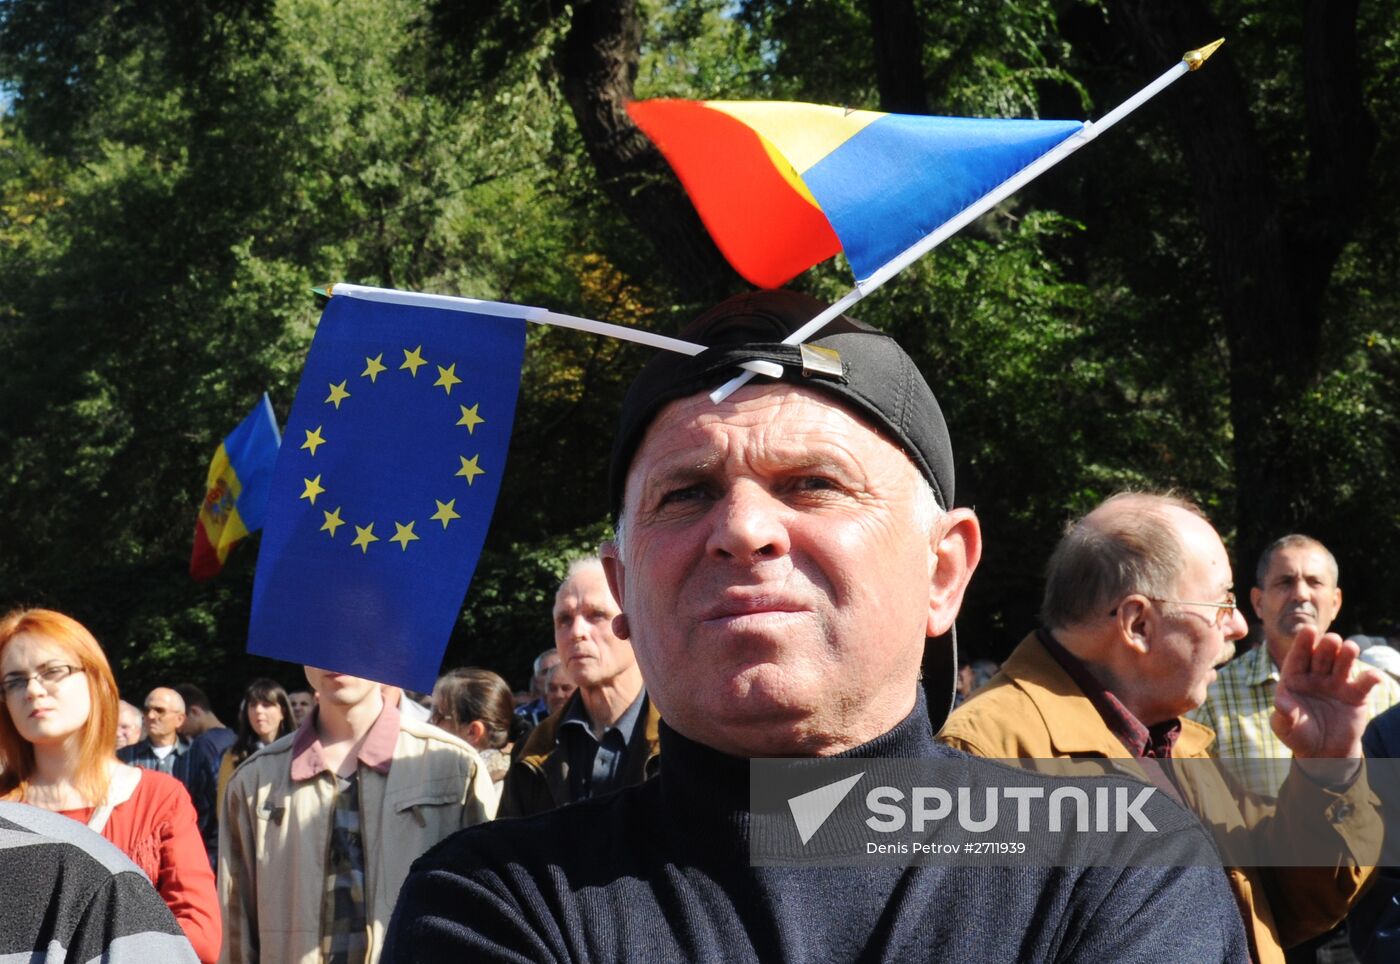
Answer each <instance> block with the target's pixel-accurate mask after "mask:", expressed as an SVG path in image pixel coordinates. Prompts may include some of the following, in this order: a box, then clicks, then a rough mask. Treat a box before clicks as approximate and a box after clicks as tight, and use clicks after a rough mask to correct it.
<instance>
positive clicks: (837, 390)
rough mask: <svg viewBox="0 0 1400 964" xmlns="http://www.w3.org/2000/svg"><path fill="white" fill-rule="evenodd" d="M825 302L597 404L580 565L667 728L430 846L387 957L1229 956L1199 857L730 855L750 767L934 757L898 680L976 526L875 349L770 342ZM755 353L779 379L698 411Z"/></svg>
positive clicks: (1226, 917) (1236, 935)
mask: <svg viewBox="0 0 1400 964" xmlns="http://www.w3.org/2000/svg"><path fill="white" fill-rule="evenodd" d="M822 307H823V306H822V305H820V304H818V303H817V302H815V301H813V300H812V299H810V298H806V297H804V296H800V295H796V294H793V293H790V292H757V293H753V294H749V295H741V296H738V297H736V298H732V299H730V300H728V301H726V302H724V303H723V304H721V305H719V306H718V307H717V308H715V309H712V310H711V311H710V312H708V313H706V314H705V315H702V316H701V317H700V318H699V319H697V321H695V322H694V323H692V324H691V325H690V326H689V327H688V328H687V329H686V330H685V331H684V332H682V337H686V338H689V339H691V340H692V341H697V342H700V343H702V344H706V345H709V346H711V347H710V348H709V349H708V350H707V351H705V352H703V353H702V354H700V355H698V356H696V357H695V358H685V357H679V356H676V357H670V356H665V357H658V358H656V359H654V360H653V361H652V362H651V363H650V364H649V365H648V366H647V367H646V369H645V370H644V371H643V372H642V374H641V375H640V376H639V377H638V379H637V380H636V382H635V383H634V384H633V385H632V387H631V389H630V391H629V393H628V396H627V399H626V401H625V402H624V407H623V414H622V420H621V426H620V430H619V434H618V436H617V439H616V443H615V446H614V449H613V458H612V481H611V497H612V505H613V509H614V514H615V518H616V520H617V540H616V543H615V544H614V545H610V546H605V547H604V552H603V557H604V562H605V565H606V567H607V573H608V579H609V582H610V584H611V586H612V588H613V591H614V595H615V596H616V598H617V600H618V602H619V603H620V605H621V608H622V614H621V615H619V616H618V617H617V618H616V620H615V623H614V628H615V631H616V632H617V633H618V635H619V636H624V637H627V638H630V639H631V640H632V642H633V644H634V647H635V650H636V653H637V658H638V660H639V661H640V663H641V666H642V672H643V676H644V677H645V679H646V683H647V687H648V690H649V692H650V693H651V694H652V697H653V698H654V700H655V702H656V705H657V706H658V708H659V709H660V710H661V713H662V717H663V720H664V722H663V723H662V725H661V769H660V774H659V776H658V777H656V778H654V779H652V780H648V781H646V782H645V783H642V784H640V785H637V786H633V787H629V788H627V789H624V790H621V791H619V792H617V793H613V794H610V795H607V796H604V797H601V798H596V799H593V800H589V801H586V802H584V803H580V804H575V805H573V806H569V807H565V808H563V809H561V810H557V811H553V812H551V813H548V814H543V815H540V816H537V817H533V818H530V819H527V820H516V821H500V822H497V823H496V824H494V825H492V826H489V827H483V828H478V829H476V830H473V831H467V832H464V833H462V834H458V835H456V836H454V837H453V838H451V839H450V840H448V841H445V842H444V843H443V844H441V845H439V846H438V847H436V848H434V849H433V850H432V851H430V852H429V853H428V854H427V855H426V856H424V857H423V858H422V859H420V860H419V861H418V863H417V864H416V865H415V869H414V872H413V873H412V874H411V876H410V878H409V880H408V882H407V883H406V884H405V886H404V889H403V891H402V894H401V896H400V901H399V906H398V908H397V910H396V912H395V918H394V923H393V925H392V927H391V933H390V947H389V953H388V955H387V957H386V959H389V960H395V959H397V960H428V959H444V960H445V959H456V958H458V957H460V958H462V959H488V960H500V959H510V960H532V961H539V960H556V961H563V960H585V959H587V960H608V961H616V960H647V961H656V960H725V961H760V960H761V961H768V960H810V961H823V962H825V961H843V960H852V961H854V960H1015V959H1022V960H1030V959H1033V960H1069V959H1073V960H1085V961H1089V960H1115V961H1122V960H1143V961H1145V960H1148V959H1149V958H1151V959H1154V960H1155V959H1157V958H1159V957H1160V956H1161V954H1162V953H1164V952H1166V949H1168V948H1170V953H1171V954H1172V955H1174V956H1178V957H1182V958H1183V959H1190V960H1193V961H1205V960H1211V961H1220V960H1235V959H1239V957H1240V955H1241V954H1243V953H1244V950H1243V948H1244V938H1243V934H1242V931H1241V929H1240V926H1239V922H1238V915H1236V914H1234V913H1233V909H1232V905H1231V903H1230V897H1229V892H1228V890H1227V889H1226V886H1225V880H1224V877H1223V874H1222V873H1221V872H1220V870H1219V869H1218V868H1209V867H1186V868H1143V867H1137V868H1134V867H1128V868H1122V867H1118V868H1098V869H1084V868H1063V867H1061V868H1055V867H1040V868H1035V867H1029V868H1028V867H1021V868H1009V867H1001V868H997V867H986V868H982V867H976V868H969V867H948V866H943V867H939V866H918V867H908V866H878V867H872V866H863V867H857V866H822V867H800V868H799V867H783V866H754V865H753V863H752V861H751V857H750V853H751V851H750V845H751V843H752V842H753V841H755V840H757V839H758V838H759V837H761V836H764V835H765V834H770V833H771V832H777V828H778V822H780V821H783V820H787V821H789V822H790V821H791V820H792V818H791V817H790V816H788V815H787V814H786V813H785V812H783V811H782V810H780V809H772V810H768V809H763V810H757V811H756V810H754V809H753V808H752V807H751V803H750V785H749V774H750V769H749V768H750V760H752V759H755V758H763V757H836V756H840V757H846V758H862V757H872V758H874V757H886V758H887V757H899V758H940V757H942V758H948V759H960V758H961V754H958V753H957V752H956V751H951V750H948V749H946V748H941V747H939V746H938V745H937V744H935V743H934V741H933V739H932V730H931V726H930V720H929V714H928V709H927V706H926V703H925V700H924V698H923V695H922V691H921V689H920V687H919V682H918V681H919V671H920V663H921V660H922V658H923V654H924V646H925V639H926V637H931V636H939V635H941V634H944V633H946V632H948V630H949V629H950V628H951V627H952V625H953V620H954V618H955V617H956V615H957V612H958V608H959V606H960V604H961V601H962V597H963V592H964V590H965V589H966V587H967V584H968V580H969V578H970V577H971V575H972V571H973V569H974V567H975V566H976V565H977V561H978V557H979V554H980V549H981V547H980V532H979V528H978V522H977V519H976V517H975V516H974V514H973V513H972V512H971V510H968V509H962V508H952V507H951V506H952V495H953V491H952V490H953V471H952V452H951V447H950V444H949V441H948V435H947V430H946V428H945V426H944V422H943V417H942V414H941V412H940V411H939V408H938V404H937V402H936V401H935V400H934V397H933V394H932V392H931V391H930V390H929V388H928V385H927V384H926V383H925V382H924V380H923V378H922V377H921V376H920V375H919V373H918V371H917V369H916V368H915V367H914V365H913V363H912V362H911V361H910V359H909V358H908V356H907V355H905V354H904V352H903V351H902V350H901V349H900V348H899V346H898V345H896V344H895V343H894V342H893V341H892V340H891V339H889V338H888V337H886V336H884V335H883V334H881V333H879V332H878V331H876V330H874V329H871V328H869V327H868V326H865V325H863V324H861V323H859V322H855V321H852V320H850V319H847V318H838V319H836V320H835V321H834V322H832V324H831V325H830V326H828V327H827V328H826V329H825V330H824V331H823V332H822V333H821V335H820V336H819V337H818V338H817V339H816V340H815V343H814V345H813V346H812V347H814V348H816V349H817V351H816V352H815V353H813V352H812V348H806V349H799V348H798V347H795V346H787V345H782V344H780V342H781V340H782V339H783V338H784V337H785V336H786V335H788V334H789V333H790V332H791V331H793V330H795V329H796V328H797V327H798V326H799V325H801V324H802V323H803V322H805V321H807V320H808V319H809V318H811V317H813V316H814V315H816V314H817V313H818V312H819V311H820V310H821V309H822ZM755 359H762V360H767V361H771V362H777V363H778V364H779V365H781V366H782V367H783V372H784V374H783V377H782V378H781V379H779V380H776V381H766V380H764V381H760V382H759V383H757V384H755V385H751V386H748V387H745V388H743V389H741V390H740V391H739V392H737V393H736V394H735V395H733V396H732V397H731V398H729V399H727V400H725V401H724V402H722V403H720V404H714V403H712V402H711V401H710V399H709V398H708V397H707V394H706V393H707V392H708V391H709V390H710V389H713V388H715V387H716V386H718V385H719V384H720V383H721V382H723V381H725V380H726V379H728V378H729V377H730V376H732V375H733V374H734V373H735V371H736V368H735V366H736V365H738V364H741V363H743V362H745V361H750V360H755ZM951 678H952V666H951V664H949V666H948V667H947V676H946V677H945V679H946V680H947V681H948V683H947V685H949V687H950V686H951ZM942 699H943V701H944V705H945V706H946V700H947V696H946V691H945V695H944V696H943V697H942ZM1222 909H1223V911H1224V912H1223V913H1222Z"/></svg>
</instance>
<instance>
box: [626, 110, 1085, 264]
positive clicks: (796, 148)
mask: <svg viewBox="0 0 1400 964" xmlns="http://www.w3.org/2000/svg"><path fill="white" fill-rule="evenodd" d="M627 109H628V112H629V113H630V114H631V115H632V119H633V120H634V121H635V122H636V124H637V126H638V127H640V128H641V129H642V130H643V131H645V132H646V133H647V135H648V136H649V137H650V138H651V139H652V140H653V141H654V142H655V143H656V146H657V147H658V148H659V149H660V150H661V153H662V154H663V155H665V157H666V160H667V161H668V162H670V164H671V167H672V168H674V169H675V171H676V175H677V176H678V177H679V178H680V180H681V183H682V184H684V185H685V189H686V191H687V192H688V193H689V194H690V198H691V200H692V201H693V202H694V204H695V208H696V210H697V211H698V212H699V213H700V218H701V220H703V221H704V222H705V226H706V227H707V228H708V229H709V231H710V235H711V236H712V237H713V238H714V240H715V244H716V245H717V246H718V247H719V249H720V251H722V252H723V253H724V255H725V257H726V258H728V260H729V263H730V264H731V265H732V266H733V267H734V270H736V271H738V272H739V274H741V275H743V276H744V277H745V278H746V279H748V280H749V281H750V282H752V283H753V284H755V285H757V286H759V287H761V288H774V287H777V286H778V285H781V284H783V283H784V282H785V281H788V280H789V279H791V278H792V277H794V276H795V275H798V274H800V273H802V272H803V271H806V270H807V269H808V268H810V267H811V266H812V265H814V264H816V263H818V262H820V261H824V260H826V259H827V258H829V257H831V256H833V255H835V254H836V253H837V252H840V251H844V252H845V253H846V258H847V259H848V260H849V261H850V263H851V269H852V270H853V271H854V272H855V275H856V278H857V279H860V280H864V279H866V278H868V277H870V276H871V275H873V274H874V273H875V272H876V271H877V270H878V269H879V268H880V267H882V266H883V265H885V264H886V263H887V262H889V261H890V260H891V259H893V258H894V257H895V256H896V255H898V254H900V252H902V251H904V250H905V249H907V248H909V247H910V246H911V245H913V244H915V243H916V242H918V241H919V239H920V238H923V237H924V236H926V235H927V234H929V233H930V232H931V231H933V230H934V229H935V228H937V227H938V226H939V225H940V224H943V223H944V222H945V221H947V220H948V219H949V218H951V217H953V216H954V215H956V214H957V213H958V212H959V211H961V210H963V209H964V208H966V207H967V206H968V205H970V204H972V203H973V202H975V201H976V200H977V199H978V198H980V197H982V196H983V195H985V194H986V193H987V192H988V191H990V190H991V189H992V188H994V187H996V186H997V185H998V184H1000V183H1002V182H1003V181H1005V180H1006V179H1007V178H1009V177H1011V176H1012V175H1013V174H1015V173H1016V172H1017V171H1019V170H1021V169H1022V168H1024V167H1025V166H1026V165H1027V164H1029V163H1031V162H1032V161H1034V160H1035V159H1036V158H1038V157H1040V156H1041V155H1042V154H1044V153H1045V152H1047V151H1049V150H1050V149H1051V148H1053V147H1055V146H1056V145H1057V144H1059V143H1060V142H1061V141H1063V140H1065V139H1066V138H1068V137H1070V136H1072V135H1074V134H1076V133H1078V132H1079V131H1080V130H1082V129H1083V127H1084V124H1083V123H1082V122H1081V121H1060V120H1002V119H987V118H971V117H924V116H918V115H913V114H887V113H881V112H879V111H869V110H847V109H845V108H842V107H826V106H821V105H818V104H798V103H788V102H777V101H688V100H649V101H634V102H633V103H631V104H629V105H628V108H627Z"/></svg>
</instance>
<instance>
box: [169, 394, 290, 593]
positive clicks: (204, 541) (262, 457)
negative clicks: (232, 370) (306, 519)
mask: <svg viewBox="0 0 1400 964" xmlns="http://www.w3.org/2000/svg"><path fill="white" fill-rule="evenodd" d="M281 444H282V436H281V434H280V433H278V431H277V420H276V418H274V417H273V414H272V403H271V402H270V401H268V398H267V393H266V392H264V393H263V397H262V400H261V401H259V402H258V404H256V405H255V406H253V410H252V411H251V412H249V413H248V417H247V418H245V419H244V420H243V421H242V422H241V423H240V424H239V426H238V428H236V429H234V430H233V431H232V432H231V433H229V436H228V438H226V439H224V441H223V444H222V445H220V446H219V450H218V451H217V452H215V453H214V458H213V460H212V461H210V463H209V478H208V481H207V482H206V483H205V495H204V502H203V504H202V505H201V506H200V507H199V519H198V520H196V522H195V524H194V552H193V553H191V554H190V575H191V576H194V578H196V579H198V580H200V581H203V580H205V579H212V578H213V577H214V576H217V575H218V574H219V572H220V571H221V570H222V569H223V568H224V560H226V559H227V558H228V554H229V551H230V550H231V549H232V548H233V547H234V545H235V544H236V543H237V542H238V541H239V540H240V539H242V538H243V537H244V536H246V535H247V534H248V533H250V532H256V531H257V530H258V529H260V528H261V527H262V522H263V513H264V512H265V511H266V509H267V494H268V490H269V488H270V486H271V484H272V469H273V467H274V466H275V465H276V464H277V449H278V448H279V446H280V445H281Z"/></svg>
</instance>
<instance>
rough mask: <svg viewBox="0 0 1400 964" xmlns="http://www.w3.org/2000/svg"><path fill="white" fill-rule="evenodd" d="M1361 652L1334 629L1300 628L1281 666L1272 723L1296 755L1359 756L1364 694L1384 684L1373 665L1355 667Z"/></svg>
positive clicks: (1364, 720) (1364, 710)
mask: <svg viewBox="0 0 1400 964" xmlns="http://www.w3.org/2000/svg"><path fill="white" fill-rule="evenodd" d="M1360 652H1361V651H1360V650H1359V649H1358V648H1357V646H1356V644H1355V643H1350V642H1346V641H1344V640H1343V639H1342V637H1340V636H1338V635H1337V634H1336V633H1327V634H1325V635H1321V634H1319V633H1318V631H1317V629H1316V627H1305V628H1304V629H1301V630H1299V631H1298V636H1297V638H1296V639H1294V641H1293V646H1292V648H1290V649H1289V651H1288V655H1287V656H1286V657H1284V660H1283V665H1282V666H1281V667H1279V675H1280V677H1281V679H1280V680H1279V684H1278V689H1277V691H1276V692H1275V694H1274V712H1273V716H1272V717H1271V718H1270V721H1269V722H1270V724H1271V725H1272V726H1273V728H1274V733H1276V734H1277V735H1278V738H1279V739H1280V740H1282V741H1283V742H1284V743H1285V744H1286V745H1287V746H1288V748H1289V749H1290V750H1292V751H1293V755H1294V756H1295V757H1300V758H1303V759H1307V758H1309V757H1357V758H1359V757H1360V756H1361V734H1362V731H1364V730H1365V729H1366V722H1367V721H1366V694H1368V693H1369V692H1371V688H1372V687H1373V686H1376V685H1378V684H1379V683H1380V681H1381V678H1380V674H1379V673H1378V672H1376V670H1374V669H1362V670H1360V671H1358V672H1355V673H1354V675H1353V671H1354V670H1355V668H1356V657H1357V655H1358V654H1359V653H1360Z"/></svg>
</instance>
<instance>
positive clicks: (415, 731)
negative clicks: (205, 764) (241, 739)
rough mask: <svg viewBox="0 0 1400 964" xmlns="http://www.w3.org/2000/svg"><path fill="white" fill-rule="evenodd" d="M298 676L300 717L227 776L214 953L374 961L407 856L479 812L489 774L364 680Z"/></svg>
mask: <svg viewBox="0 0 1400 964" xmlns="http://www.w3.org/2000/svg"><path fill="white" fill-rule="evenodd" d="M306 677H307V679H308V680H309V681H310V683H311V686H312V688H313V689H314V690H315V691H316V698H317V699H316V707H315V708H314V709H313V710H312V711H311V714H310V715H309V716H308V717H307V718H306V719H305V720H304V721H303V722H302V724H301V726H300V727H299V728H298V729H297V730H296V732H295V733H291V734H288V735H287V736H284V737H282V739H280V740H277V741H276V742H275V743H272V744H271V745H269V746H266V747H264V748H263V749H261V750H259V751H258V752H257V753H255V754H253V755H252V756H251V757H249V758H248V759H247V760H246V761H244V763H243V765H242V766H240V767H239V768H238V770H237V771H235V772H234V775H233V779H232V780H230V781H229V786H228V791H227V796H226V798H225V812H224V819H223V820H222V821H221V825H220V827H219V902H220V904H221V905H222V906H223V910H224V946H223V954H222V957H221V960H222V961H225V962H239V964H242V962H255V961H276V962H279V964H280V962H288V964H295V962H303V964H309V962H321V961H329V960H343V961H357V962H366V964H374V962H375V961H377V960H378V959H379V953H380V948H381V946H382V945H383V942H384V932H385V929H386V928H387V927H388V925H389V916H390V914H391V913H392V912H393V909H394V901H395V900H396V899H397V898H398V894H399V888H400V887H402V886H403V882H404V878H405V877H407V876H408V868H409V865H410V864H411V863H413V861H414V860H416V859H417V858H418V857H419V855H421V854H422V853H423V852H424V851H426V850H427V849H428V848H429V847H431V846H432V845H433V844H435V843H437V842H438V841H439V840H441V839H442V838H444V837H446V836H447V835H448V834H450V833H452V832H453V831H455V830H459V829H461V828H462V827H467V826H471V825H472V824H475V823H480V822H482V821H484V820H486V819H487V815H488V812H489V808H488V806H487V804H486V801H487V800H488V799H491V797H490V796H488V793H490V784H491V778H490V776H489V775H488V774H487V772H486V768H485V767H484V766H482V765H481V761H480V758H479V757H478V756H477V755H476V751H475V750H473V749H472V748H471V747H470V746H468V745H467V744H466V743H464V742H462V741H461V740H459V739H457V738H456V737H455V736H452V735H451V734H449V733H447V732H446V731H444V730H440V729H438V728H437V727H435V726H429V725H428V724H426V723H419V722H417V721H415V720H411V719H408V718H407V717H400V716H399V712H398V709H397V708H396V707H395V706H392V705H389V704H387V703H385V702H384V697H383V694H382V691H381V689H380V686H379V684H378V683H375V682H373V681H371V680H367V679H360V678H359V677H355V676H345V675H343V674H341V673H332V672H329V671H327V670H322V669H314V668H312V667H309V666H308V667H307V668H306Z"/></svg>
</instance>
